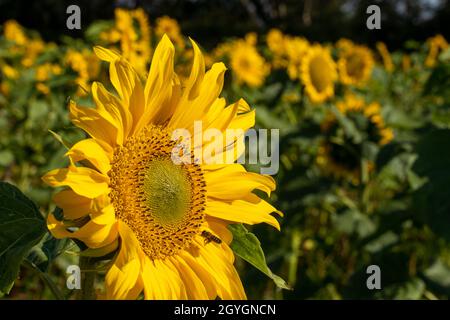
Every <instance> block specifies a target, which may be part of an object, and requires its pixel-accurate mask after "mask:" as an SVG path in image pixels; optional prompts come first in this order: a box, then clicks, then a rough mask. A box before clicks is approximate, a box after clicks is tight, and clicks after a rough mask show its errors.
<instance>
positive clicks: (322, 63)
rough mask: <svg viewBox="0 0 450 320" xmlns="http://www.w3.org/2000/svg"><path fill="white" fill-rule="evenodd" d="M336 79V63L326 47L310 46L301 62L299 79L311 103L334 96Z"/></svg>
mask: <svg viewBox="0 0 450 320" xmlns="http://www.w3.org/2000/svg"><path fill="white" fill-rule="evenodd" d="M336 79H337V73H336V65H335V63H334V61H333V58H332V57H331V55H330V52H329V50H328V49H326V48H324V47H322V46H320V45H314V46H312V47H310V48H309V49H308V51H307V53H306V54H305V56H304V58H303V60H302V63H301V81H302V82H303V84H304V86H305V91H306V93H307V94H308V97H309V98H310V100H311V101H312V102H313V103H320V102H323V101H325V100H327V99H328V98H331V97H333V96H334V82H335V81H336Z"/></svg>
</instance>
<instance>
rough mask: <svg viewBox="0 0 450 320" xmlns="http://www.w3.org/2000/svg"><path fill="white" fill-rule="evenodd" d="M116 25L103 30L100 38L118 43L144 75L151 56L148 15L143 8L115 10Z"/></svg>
mask: <svg viewBox="0 0 450 320" xmlns="http://www.w3.org/2000/svg"><path fill="white" fill-rule="evenodd" d="M114 16H115V26H114V28H112V29H111V30H108V31H105V32H102V33H101V34H100V39H102V40H103V41H105V42H106V43H108V44H115V43H118V44H119V45H120V52H121V54H122V55H123V57H124V58H125V59H127V60H128V61H130V62H131V63H132V65H133V68H135V69H136V71H137V72H138V73H139V75H141V76H144V75H145V73H146V71H147V66H148V63H149V61H150V60H149V58H150V56H151V46H150V27H149V22H148V18H147V15H146V14H145V12H144V10H142V9H141V8H139V9H136V10H125V9H120V8H117V9H116V10H114Z"/></svg>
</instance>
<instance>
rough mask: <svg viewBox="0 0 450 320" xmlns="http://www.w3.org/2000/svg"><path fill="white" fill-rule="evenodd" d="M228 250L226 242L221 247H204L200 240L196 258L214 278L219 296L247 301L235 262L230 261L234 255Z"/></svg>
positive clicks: (208, 245)
mask: <svg viewBox="0 0 450 320" xmlns="http://www.w3.org/2000/svg"><path fill="white" fill-rule="evenodd" d="M227 248H228V246H227V245H226V244H225V243H224V242H222V244H221V245H210V244H207V245H202V244H201V239H200V242H199V246H198V252H197V254H196V255H195V256H194V258H195V259H196V261H197V263H199V264H200V265H201V266H202V267H203V268H205V270H207V271H208V272H209V274H210V275H211V276H212V277H214V279H215V281H216V283H217V286H218V288H217V291H218V295H219V296H220V297H221V298H222V299H225V300H227V299H246V295H245V291H244V288H243V287H242V283H241V280H240V278H239V275H238V274H237V272H236V269H235V268H234V266H233V261H232V260H229V258H230V257H232V255H230V254H229V249H227Z"/></svg>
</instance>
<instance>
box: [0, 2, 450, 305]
mask: <svg viewBox="0 0 450 320" xmlns="http://www.w3.org/2000/svg"><path fill="white" fill-rule="evenodd" d="M124 21H131V24H130V25H128V27H124V24H123V22H124ZM150 22H151V24H150V25H151V26H150V25H149V24H148V21H147V17H146V15H145V14H144V13H143V11H140V10H137V11H132V12H128V11H123V10H116V16H115V20H114V21H96V22H95V23H93V24H92V25H91V26H90V27H89V28H87V29H86V33H85V39H73V38H69V37H63V39H61V43H60V44H58V45H56V44H53V43H49V42H45V41H44V40H42V38H41V37H40V36H39V34H37V33H36V32H33V31H31V30H27V29H24V28H22V27H21V26H19V25H17V24H16V23H15V22H13V21H8V22H6V23H5V24H4V25H3V27H2V30H1V31H2V36H1V37H0V70H1V72H0V76H1V78H0V177H1V179H2V181H9V182H11V183H13V184H14V185H16V186H17V187H18V188H19V189H20V190H22V191H23V192H24V193H25V194H26V195H27V196H29V197H30V198H31V199H32V200H34V201H35V202H37V203H38V204H39V205H40V207H41V211H42V212H49V211H50V210H54V207H53V205H51V204H50V203H51V201H50V197H51V191H50V190H49V189H48V188H46V187H44V186H43V184H42V182H41V180H40V176H42V174H43V173H44V172H46V171H48V170H49V169H51V168H55V167H61V166H63V165H64V163H63V161H65V160H64V158H63V155H64V153H65V151H66V150H67V147H68V146H70V145H72V144H73V143H74V142H75V141H77V140H79V139H80V138H81V137H82V134H81V133H80V132H79V131H78V130H74V127H73V125H72V124H70V122H69V117H68V112H67V107H66V104H67V100H68V98H69V97H70V98H73V99H76V100H77V101H79V102H80V103H81V104H88V105H92V101H91V100H90V98H89V95H88V94H87V91H88V90H89V85H90V84H91V83H92V81H94V80H102V79H105V78H106V75H107V70H106V69H105V66H104V65H102V64H100V62H99V61H98V60H97V59H96V58H95V57H94V56H93V53H92V46H93V45H103V46H106V47H109V48H112V49H115V50H118V51H120V52H121V53H122V54H123V55H124V56H125V57H127V59H129V60H130V62H131V63H132V65H133V66H134V68H135V69H136V70H137V71H138V73H139V74H140V75H141V76H142V77H145V76H146V72H147V70H148V65H149V63H150V60H151V53H152V51H153V48H154V46H155V44H156V43H157V41H158V40H159V38H160V37H161V35H162V34H163V33H167V34H168V35H169V37H170V38H171V39H172V41H173V42H174V44H175V46H176V48H177V51H176V52H177V56H176V69H177V72H178V73H179V74H180V75H181V77H183V76H187V70H188V68H189V67H190V62H191V58H192V54H191V50H190V44H189V41H187V39H186V38H185V37H184V36H183V35H182V34H181V31H180V29H179V26H178V23H177V22H176V21H175V20H172V19H170V18H168V17H162V18H160V19H158V20H155V21H153V20H151V21H150ZM130 35H132V36H130ZM129 39H133V41H132V42H131V44H130V43H128V42H127V41H129ZM196 40H197V41H198V42H199V44H200V45H202V38H201V37H200V38H197V39H196ZM382 48H383V45H381V44H378V45H377V49H375V47H374V48H369V47H366V46H361V45H358V44H356V43H354V42H352V41H350V40H347V39H341V40H340V41H338V42H337V43H322V44H317V43H311V42H309V41H308V40H307V39H305V38H302V37H299V36H293V35H288V34H285V33H282V32H281V31H280V30H277V29H272V30H270V31H269V32H268V33H267V34H264V35H262V36H261V35H260V36H258V35H256V34H254V33H249V34H247V35H246V36H245V37H244V38H227V39H223V41H222V42H221V43H220V44H218V45H217V46H216V47H215V48H214V49H213V50H210V51H208V52H207V61H206V62H207V64H208V65H211V64H212V62H213V61H218V60H219V61H224V62H225V63H226V65H227V66H228V67H229V68H230V69H231V70H230V72H229V74H228V75H227V78H226V84H225V88H224V96H225V97H226V98H227V100H231V101H232V100H236V99H237V98H239V97H244V98H245V99H246V100H247V101H248V102H249V104H250V105H251V106H252V107H253V108H255V109H256V111H257V112H256V117H257V123H256V127H257V128H274V129H280V144H279V151H280V157H279V159H280V170H279V172H278V174H277V175H276V176H275V178H276V180H277V186H278V189H277V190H276V192H275V193H274V194H273V196H272V199H271V201H272V203H273V204H274V206H275V207H277V208H278V209H280V210H281V211H282V212H283V213H284V218H283V219H282V220H281V224H282V231H281V233H276V232H272V231H270V232H269V231H268V227H267V226H261V225H259V226H255V227H253V228H252V230H251V232H252V233H253V234H256V235H257V236H258V238H259V241H260V242H261V246H260V243H259V242H258V240H255V239H256V238H254V235H253V234H252V233H248V232H247V231H246V230H242V229H239V228H240V227H237V230H234V231H235V232H240V233H242V234H243V236H244V237H248V238H249V239H250V240H251V243H252V247H247V248H242V247H241V249H242V250H243V251H241V252H240V254H237V255H238V256H239V255H240V256H242V257H244V258H246V260H247V261H248V260H249V259H248V257H247V254H246V252H245V250H256V251H258V252H259V251H261V247H263V248H264V251H265V254H266V262H267V264H268V265H269V266H270V269H267V270H266V269H264V267H262V268H263V269H264V270H263V272H264V273H266V274H268V275H270V276H271V277H272V278H275V281H281V280H280V279H278V277H277V276H275V275H274V274H272V271H273V272H274V273H275V274H277V275H280V276H281V277H282V278H283V279H285V280H286V281H287V283H288V285H289V286H290V287H292V290H282V289H280V288H277V287H276V285H275V283H274V282H273V281H271V280H269V279H267V278H266V277H265V276H264V275H263V274H262V273H260V272H259V271H258V270H256V269H255V268H251V267H250V266H249V265H248V264H246V263H244V261H243V260H239V259H238V261H237V267H238V270H239V274H240V275H241V277H242V279H243V283H244V287H245V288H246V291H247V294H248V296H249V297H250V298H252V299H263V298H276V299H311V298H313V299H346V298H357V299H361V298H368V299H445V298H448V296H449V294H450V246H449V240H450V233H449V230H450V229H449V224H450V212H449V211H450V210H449V209H450V197H449V189H448V187H447V184H448V182H449V181H450V170H449V169H448V165H449V164H450V109H449V108H450V91H449V90H450V89H449V88H450V87H449V83H448V81H449V80H448V79H449V76H450V51H449V49H448V44H447V42H446V41H445V39H444V38H443V37H442V36H436V37H433V38H430V39H428V40H427V41H423V42H419V41H414V40H411V41H408V42H406V43H405V44H404V48H403V49H402V50H396V51H395V52H389V51H388V49H387V48H386V47H384V50H383V49H382ZM355 52H358V53H359V54H357V55H355ZM365 74H367V77H366V76H365ZM104 83H106V81H104ZM260 147H261V146H260ZM250 149H251V148H250ZM258 168H259V166H258V165H249V169H252V170H258ZM2 188H13V187H12V186H10V185H7V184H6V183H2ZM12 192H13V194H17V197H22V196H23V195H21V194H19V191H18V190H15V189H14V190H13V191H12ZM5 194H10V193H9V191H8V192H6V191H5V193H3V192H0V212H1V213H2V214H3V213H4V212H5V208H6V207H5V206H6V205H7V201H6V200H3V198H2V197H6V196H5ZM30 206H31V205H30ZM6 210H9V208H6ZM36 210H37V209H33V212H34V213H35V214H38V213H36ZM56 210H57V209H56ZM41 218H42V217H41V216H39V220H41ZM36 219H38V218H36ZM40 223H41V222H40ZM39 225H40V224H39ZM39 225H34V227H33V228H38V226H39ZM23 228H24V229H28V226H27V225H24V226H23ZM28 231H30V233H31V231H32V230H31V229H30V230H28ZM244 231H245V232H244ZM36 232H37V231H36ZM6 234H7V233H6V231H1V236H0V239H1V241H0V244H1V246H2V248H3V247H7V246H8V243H7V242H3V240H4V239H6V238H7V237H6V236H5V235H6ZM33 235H34V233H33ZM37 242H39V243H38V244H37V245H36V243H37ZM30 243H31V245H30V246H25V247H22V248H21V251H20V252H21V256H22V257H24V256H27V258H26V259H25V260H24V263H23V264H22V267H21V269H20V279H19V280H17V281H16V284H15V286H14V287H13V288H12V290H11V292H10V295H9V296H8V298H13V299H14V298H16V299H21V298H33V299H35V298H54V297H55V296H56V297H61V296H62V297H70V294H71V293H70V292H66V291H65V290H61V288H65V286H64V283H65V280H64V279H65V278H64V275H65V267H66V266H67V265H69V264H71V263H73V261H76V259H77V255H78V252H77V248H76V246H75V243H73V242H72V241H60V240H56V239H54V238H52V237H51V236H50V235H49V234H45V235H43V234H39V236H38V235H36V236H33V241H32V242H30ZM31 246H34V247H33V248H32V249H30V248H31ZM2 248H0V252H1V254H0V270H2V262H3V261H6V260H4V259H6V258H7V257H6V256H5V253H4V252H9V251H4V250H2ZM261 254H262V251H261ZM17 258H20V257H19V256H17ZM262 258H263V256H262ZM262 258H261V257H259V260H258V261H255V262H254V264H255V265H258V266H259V265H260V263H262V262H261V261H262V260H263V259H262ZM372 264H376V265H378V266H380V268H381V275H382V290H374V291H370V290H368V289H367V287H366V279H367V277H368V275H367V274H366V268H367V267H368V266H369V265H372ZM259 269H261V267H259ZM12 278H14V275H13V276H12ZM0 279H2V282H1V284H2V287H0V291H2V292H8V291H9V289H10V287H11V277H9V278H8V280H9V281H8V283H3V280H5V279H6V278H5V274H3V273H2V274H0ZM33 279H34V280H36V281H34V280H33ZM278 283H279V284H280V283H282V282H278ZM283 285H284V284H283ZM283 285H281V286H283ZM44 288H45V289H44ZM58 288H59V289H58Z"/></svg>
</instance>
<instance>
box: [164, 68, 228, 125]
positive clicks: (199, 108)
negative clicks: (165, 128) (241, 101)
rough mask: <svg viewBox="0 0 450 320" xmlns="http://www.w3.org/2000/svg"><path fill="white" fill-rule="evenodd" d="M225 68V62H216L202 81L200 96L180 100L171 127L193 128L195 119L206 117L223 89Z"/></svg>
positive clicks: (171, 120)
mask: <svg viewBox="0 0 450 320" xmlns="http://www.w3.org/2000/svg"><path fill="white" fill-rule="evenodd" d="M225 70H226V67H225V65H224V64H223V63H215V64H214V65H213V66H212V67H211V69H210V70H209V71H208V72H207V73H206V74H205V77H204V79H203V81H202V82H201V85H200V89H199V93H198V96H196V97H195V99H193V100H188V101H186V102H185V101H181V102H179V104H178V107H177V109H176V110H175V112H174V115H173V117H172V118H171V119H170V122H169V127H172V128H183V129H188V130H191V129H192V128H193V125H194V121H196V120H202V119H203V118H204V117H205V115H206V114H207V112H208V110H209V109H210V108H211V106H212V105H213V104H214V102H215V101H216V99H217V98H218V97H219V95H220V92H221V91H222V87H223V80H224V74H225Z"/></svg>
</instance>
